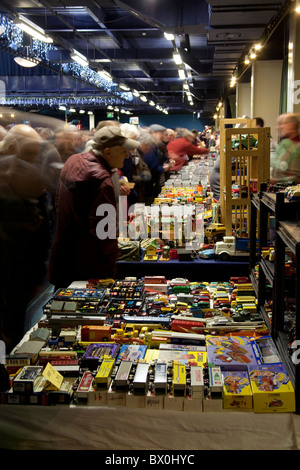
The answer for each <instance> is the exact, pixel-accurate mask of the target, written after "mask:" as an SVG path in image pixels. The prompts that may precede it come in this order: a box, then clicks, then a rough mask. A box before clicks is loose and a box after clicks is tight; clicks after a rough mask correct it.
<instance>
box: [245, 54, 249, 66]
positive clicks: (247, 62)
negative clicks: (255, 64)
mask: <svg viewBox="0 0 300 470" xmlns="http://www.w3.org/2000/svg"><path fill="white" fill-rule="evenodd" d="M244 63H245V64H246V65H248V64H250V60H249V56H247V55H246V56H245V60H244Z"/></svg>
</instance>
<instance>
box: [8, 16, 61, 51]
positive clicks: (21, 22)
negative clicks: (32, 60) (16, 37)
mask: <svg viewBox="0 0 300 470" xmlns="http://www.w3.org/2000/svg"><path fill="white" fill-rule="evenodd" d="M15 25H16V26H17V27H18V28H20V29H22V30H23V31H25V33H27V34H29V35H30V36H32V37H33V38H35V39H39V40H40V41H42V42H46V43H48V44H50V43H52V42H53V39H52V38H51V37H50V36H47V35H46V33H45V31H44V30H43V29H42V28H40V27H39V26H37V25H36V24H34V23H32V21H30V20H28V19H27V18H25V16H23V15H19V19H18V20H16V21H15Z"/></svg>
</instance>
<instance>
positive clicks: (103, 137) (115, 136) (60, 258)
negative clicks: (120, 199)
mask: <svg viewBox="0 0 300 470" xmlns="http://www.w3.org/2000/svg"><path fill="white" fill-rule="evenodd" d="M138 146H139V143H138V142H137V141H135V140H133V139H128V138H126V137H125V136H124V135H123V134H122V132H121V129H120V127H116V126H105V127H103V128H102V129H100V130H98V131H97V132H96V133H95V135H94V138H93V148H92V149H91V150H90V151H89V152H86V153H80V154H75V155H72V156H71V157H69V158H68V160H67V162H66V163H65V165H64V167H63V169H62V172H61V175H60V182H59V187H58V193H57V226H56V234H55V238H54V241H53V245H52V250H51V255H50V262H49V271H48V278H49V281H50V282H51V283H53V284H54V285H55V286H56V287H57V288H58V287H67V286H68V285H69V284H70V283H71V282H72V281H74V280H85V279H89V278H96V279H100V278H114V277H115V275H116V260H117V256H118V241H117V236H118V234H117V229H116V227H117V224H116V222H117V221H116V211H115V209H116V197H115V192H114V186H113V182H112V172H113V169H115V168H122V166H123V161H124V159H125V158H127V157H128V151H130V150H134V149H135V148H137V147H138ZM99 227H100V228H99Z"/></svg>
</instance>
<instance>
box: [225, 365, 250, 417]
mask: <svg viewBox="0 0 300 470" xmlns="http://www.w3.org/2000/svg"><path fill="white" fill-rule="evenodd" d="M222 377H223V383H224V386H223V406H224V409H229V410H232V409H242V410H246V409H252V408H253V397H252V388H251V385H250V380H249V375H248V371H239V370H234V371H231V370H228V371H222Z"/></svg>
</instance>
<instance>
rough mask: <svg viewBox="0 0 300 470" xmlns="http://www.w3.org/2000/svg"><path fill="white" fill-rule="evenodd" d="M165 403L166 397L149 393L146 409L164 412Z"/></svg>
mask: <svg viewBox="0 0 300 470" xmlns="http://www.w3.org/2000/svg"><path fill="white" fill-rule="evenodd" d="M164 401H165V397H164V395H156V394H155V393H153V392H150V391H149V392H148V393H147V395H146V398H145V408H148V409H153V410H163V409H164Z"/></svg>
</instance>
